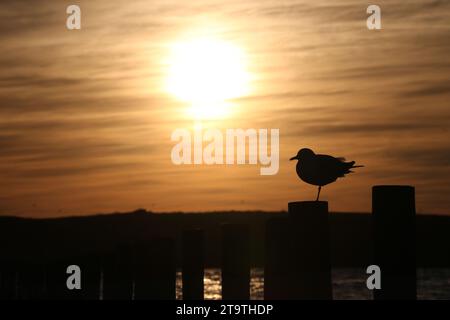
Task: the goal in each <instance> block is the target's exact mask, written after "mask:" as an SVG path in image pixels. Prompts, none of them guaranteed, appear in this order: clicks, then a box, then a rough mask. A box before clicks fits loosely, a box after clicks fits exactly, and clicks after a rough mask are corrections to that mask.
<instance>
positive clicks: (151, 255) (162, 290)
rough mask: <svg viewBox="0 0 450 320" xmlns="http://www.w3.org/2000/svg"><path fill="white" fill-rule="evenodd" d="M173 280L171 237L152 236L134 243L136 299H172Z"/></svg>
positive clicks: (174, 276)
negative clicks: (152, 237)
mask: <svg viewBox="0 0 450 320" xmlns="http://www.w3.org/2000/svg"><path fill="white" fill-rule="evenodd" d="M175 281H176V266H175V247H174V242H173V240H172V239H168V238H154V239H148V240H145V241H140V242H139V243H137V244H136V247H135V289H134V293H135V299H136V300H174V299H175V298H176V295H175V290H176V283H175Z"/></svg>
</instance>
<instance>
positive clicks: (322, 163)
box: [316, 154, 346, 179]
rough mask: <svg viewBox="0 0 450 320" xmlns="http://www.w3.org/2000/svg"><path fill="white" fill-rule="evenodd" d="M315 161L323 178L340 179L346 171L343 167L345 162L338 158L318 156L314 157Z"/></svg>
mask: <svg viewBox="0 0 450 320" xmlns="http://www.w3.org/2000/svg"><path fill="white" fill-rule="evenodd" d="M316 161H317V163H318V167H319V170H320V172H321V175H322V176H324V177H328V178H330V179H336V178H337V177H342V176H343V174H344V173H345V171H346V170H344V166H343V164H344V163H345V162H342V161H341V160H339V159H338V158H335V157H332V156H329V155H326V154H318V155H316Z"/></svg>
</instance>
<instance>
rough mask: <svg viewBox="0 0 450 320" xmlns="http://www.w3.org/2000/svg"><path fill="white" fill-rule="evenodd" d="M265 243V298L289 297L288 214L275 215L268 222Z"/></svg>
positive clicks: (281, 298) (278, 298)
mask: <svg viewBox="0 0 450 320" xmlns="http://www.w3.org/2000/svg"><path fill="white" fill-rule="evenodd" d="M265 245H266V248H265V249H266V251H265V266H264V299H265V300H283V299H289V297H290V292H289V290H290V284H289V282H290V280H291V276H292V275H291V273H292V272H291V265H290V261H289V259H290V256H291V254H292V251H291V247H290V235H289V218H288V217H287V216H284V215H283V216H280V217H274V218H271V219H269V220H268V221H267V222H266V237H265Z"/></svg>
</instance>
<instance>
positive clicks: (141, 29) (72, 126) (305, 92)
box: [0, 0, 450, 217]
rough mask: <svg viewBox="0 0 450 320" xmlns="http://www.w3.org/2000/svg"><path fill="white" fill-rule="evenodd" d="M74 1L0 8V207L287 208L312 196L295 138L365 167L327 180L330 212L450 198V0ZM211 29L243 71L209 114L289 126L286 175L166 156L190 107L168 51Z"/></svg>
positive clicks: (22, 211) (283, 157)
mask: <svg viewBox="0 0 450 320" xmlns="http://www.w3.org/2000/svg"><path fill="white" fill-rule="evenodd" d="M77 3H78V4H79V5H80V7H81V11H82V28H81V30H75V31H69V30H67V29H66V27H65V20H66V17H67V15H66V13H65V9H66V6H67V5H69V4H70V3H65V2H56V1H43V0H41V1H31V0H29V1H20V2H16V1H11V2H9V3H4V4H2V6H1V8H0V30H1V32H0V43H1V48H2V49H1V51H0V64H1V69H2V72H1V73H0V181H1V183H0V214H1V215H20V216H32V217H44V216H61V215H69V214H70V215H72V214H89V213H98V212H111V211H126V210H133V209H135V208H139V207H143V208H147V209H149V210H154V211H174V210H183V211H196V210H201V211H208V210H222V209H223V210H228V209H234V210H254V209H262V210H280V209H286V208H287V202H288V201H290V200H310V199H314V198H315V194H316V188H315V187H313V186H310V185H307V184H305V183H303V182H301V181H299V180H298V178H297V176H296V175H295V164H294V163H293V162H289V161H288V159H289V158H290V157H291V156H293V155H295V154H296V152H297V150H298V149H299V148H301V147H309V148H312V149H313V150H315V151H316V152H317V153H326V154H332V155H335V156H343V157H346V158H347V159H348V160H356V161H357V163H360V164H364V165H365V168H362V169H359V170H358V172H357V173H355V174H353V175H351V176H349V177H346V178H345V179H339V180H338V181H337V182H336V183H334V184H332V185H329V186H326V187H325V188H324V189H323V190H322V194H321V198H322V199H323V200H328V201H329V205H330V210H338V211H365V212H368V211H370V208H371V207H370V200H371V186H372V185H375V184H410V185H414V186H416V198H417V210H418V211H419V212H427V213H439V214H446V213H450V210H449V207H450V200H449V197H448V194H449V193H450V187H449V178H450V170H449V169H450V162H449V161H450V160H449V159H450V142H449V139H448V137H449V134H448V128H449V123H450V108H449V101H450V99H449V98H450V78H449V75H450V72H449V71H450V55H449V52H450V50H449V49H450V42H449V41H448V39H450V24H449V23H448V22H449V21H450V3H448V2H441V1H408V2H405V1H378V2H377V4H378V5H379V6H380V7H381V10H382V28H383V29H382V30H381V31H369V30H368V29H367V28H366V17H367V14H366V12H365V10H366V8H367V6H368V4H369V3H368V2H366V1H349V0H345V1H339V2H338V3H337V2H333V1H283V3H282V4H280V1H275V0H270V1H268V0H267V1H213V0H204V1H168V0H164V1H162V0H161V1H151V2H150V1H133V3H132V4H131V3H130V2H126V1H115V2H111V1H106V0H101V1H78V2H77ZM202 37H207V38H209V39H213V40H214V41H216V40H217V41H222V42H224V43H228V44H230V45H232V46H233V47H234V48H238V49H239V52H241V53H242V54H243V57H244V58H243V59H244V60H245V68H246V72H248V75H249V79H248V81H249V82H248V86H249V88H248V90H247V92H245V93H242V94H241V95H237V96H233V97H231V98H229V99H228V100H227V101H226V103H227V104H229V109H230V111H229V112H228V113H227V115H226V116H223V117H219V118H218V119H215V120H213V121H207V122H204V123H203V125H205V126H209V127H214V128H219V129H223V130H224V129H226V128H243V129H246V128H255V129H260V128H269V129H270V128H277V129H280V170H279V172H278V174H277V175H273V176H261V175H260V174H259V166H254V165H244V166H243V165H240V166H237V165H235V166H224V165H213V166H207V165H197V166H194V165H190V166H189V165H181V166H176V165H174V164H173V163H172V161H171V158H170V153H171V149H172V147H173V146H174V144H175V143H174V142H172V141H171V140H170V137H171V133H172V131H173V130H175V129H176V128H192V127H193V125H194V122H195V119H193V118H192V117H190V116H189V114H188V112H187V110H188V109H189V106H190V105H189V102H187V101H180V100H179V99H177V97H176V96H174V95H173V94H170V93H169V92H167V90H166V87H165V83H166V79H167V76H168V73H169V70H170V66H171V63H173V60H171V59H172V58H171V50H172V48H173V46H174V45H175V46H176V45H177V44H179V43H182V42H183V41H190V40H195V39H198V38H202ZM223 59H226V57H225V58H223V57H217V59H216V60H214V61H213V63H215V61H217V64H218V65H220V63H221V62H223V61H222V60H223ZM218 70H227V68H225V69H218ZM223 72H225V71H218V72H216V73H223ZM194 76H195V75H193V79H195V77H194ZM220 78H222V79H223V78H224V77H223V74H221V75H220V77H218V79H220ZM236 81H237V82H238V79H236ZM212 85H214V82H212Z"/></svg>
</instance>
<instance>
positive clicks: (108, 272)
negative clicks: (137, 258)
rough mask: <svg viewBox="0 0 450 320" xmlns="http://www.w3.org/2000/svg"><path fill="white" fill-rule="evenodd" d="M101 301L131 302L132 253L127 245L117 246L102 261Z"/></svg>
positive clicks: (130, 247)
mask: <svg viewBox="0 0 450 320" xmlns="http://www.w3.org/2000/svg"><path fill="white" fill-rule="evenodd" d="M102 272H103V299H104V300H131V298H132V294H133V251H132V246H131V245H129V244H122V245H119V246H117V247H116V248H115V249H114V251H113V252H110V253H107V254H105V256H104V258H103V261H102Z"/></svg>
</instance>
